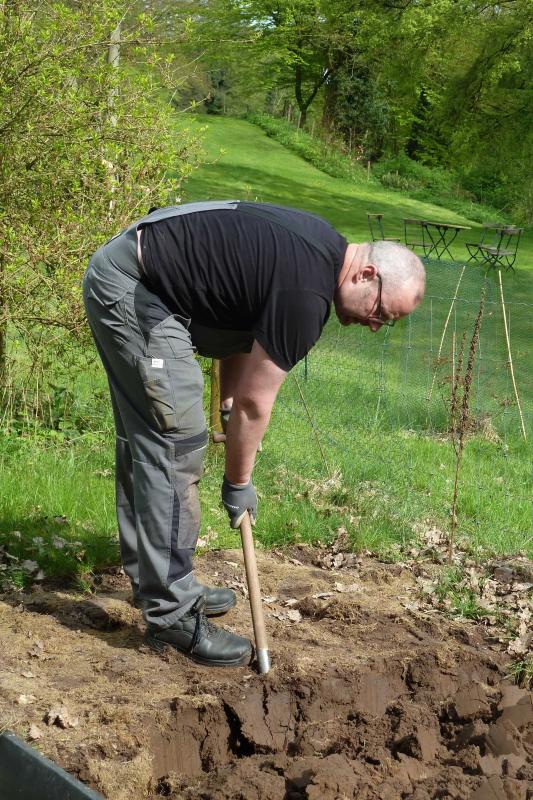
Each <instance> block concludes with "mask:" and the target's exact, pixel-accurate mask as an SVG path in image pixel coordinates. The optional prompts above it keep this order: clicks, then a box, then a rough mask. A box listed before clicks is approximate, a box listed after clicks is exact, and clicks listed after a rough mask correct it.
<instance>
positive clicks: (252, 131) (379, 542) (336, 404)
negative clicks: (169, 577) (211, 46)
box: [0, 117, 533, 583]
mask: <svg viewBox="0 0 533 800" xmlns="http://www.w3.org/2000/svg"><path fill="white" fill-rule="evenodd" d="M191 121H192V124H197V125H200V124H205V123H206V122H207V123H208V134H207V138H206V151H207V154H208V158H209V161H210V163H209V164H206V165H204V166H203V167H202V168H201V169H199V170H198V171H197V172H195V173H194V174H193V175H192V177H191V178H190V179H189V181H188V183H187V184H186V186H185V189H184V192H183V196H182V201H183V202H185V201H189V200H196V199H210V198H237V199H251V200H261V201H268V202H276V203H281V204H285V205H290V206H296V207H299V208H303V209H307V210H309V211H311V212H314V213H317V214H320V215H321V216H323V217H325V218H326V219H328V220H329V221H330V222H331V223H332V224H333V225H335V227H336V228H337V229H338V230H339V231H341V232H342V233H343V234H344V235H345V236H346V237H347V238H348V239H349V240H353V241H364V240H366V239H368V229H367V224H366V212H367V211H379V212H383V213H384V214H385V224H386V228H387V235H394V234H398V235H400V233H401V231H402V219H403V218H404V217H424V218H427V219H433V220H445V221H450V222H458V223H460V224H469V221H468V220H467V219H465V218H464V217H462V216H460V215H458V214H457V213H454V212H451V211H448V210H447V209H445V208H442V207H439V206H437V205H431V204H429V203H426V202H421V201H417V200H413V199H410V198H406V197H403V196H402V195H401V194H400V193H398V192H389V191H387V190H385V189H384V188H382V187H381V186H377V185H376V184H375V182H373V183H372V184H368V185H366V184H365V183H364V182H363V183H361V182H358V183H357V185H355V184H353V183H350V182H349V181H346V180H341V179H338V178H333V177H330V176H328V175H326V174H324V173H323V172H321V171H320V170H318V169H316V168H315V167H313V166H311V165H310V164H309V163H306V162H304V161H303V160H301V159H300V158H298V157H297V156H296V155H295V154H293V153H291V152H289V151H288V150H286V149H284V148H283V147H282V146H280V145H279V144H277V143H276V142H274V141H272V139H269V138H268V137H267V136H266V135H265V134H264V133H263V131H261V130H260V129H259V128H256V127H254V126H252V125H250V124H249V123H247V122H244V121H242V120H236V119H228V118H217V117H212V118H209V119H206V117H202V118H201V119H200V120H194V119H192V120H191ZM472 227H473V228H474V227H475V224H472ZM472 235H473V236H474V237H475V236H476V235H477V234H476V233H475V232H473V233H472ZM464 241H465V240H464V239H463V240H462V243H461V242H460V241H458V242H457V244H456V245H454V248H453V252H454V255H455V257H456V258H457V259H461V258H464V256H465V253H466V251H465V248H464ZM517 266H518V268H517V273H516V275H515V276H512V275H506V276H505V291H506V297H507V299H508V301H509V307H508V311H509V312H510V319H511V332H512V341H513V347H514V350H513V358H514V361H515V371H516V375H517V380H518V382H519V386H520V389H521V392H522V394H523V398H522V400H523V407H524V411H525V415H526V421H527V425H528V431H529V433H530V439H531V436H533V430H532V418H533V414H532V403H533V385H532V379H531V375H530V372H531V371H530V368H529V364H530V361H531V355H530V353H531V345H530V333H529V327H528V326H529V325H530V322H529V320H530V319H531V316H530V314H531V311H532V310H533V309H529V308H528V307H527V306H528V305H529V304H532V303H533V289H532V288H531V276H530V270H531V269H532V268H533V237H532V235H531V232H529V233H528V234H527V235H526V236H525V237H524V239H523V242H522V243H521V250H520V255H519V260H518V265H517ZM457 275H458V271H457V265H453V264H432V265H430V268H429V270H428V293H427V297H426V301H425V302H424V304H423V306H421V308H420V309H419V310H417V312H416V313H415V314H414V315H412V317H410V318H409V319H408V320H405V321H404V322H402V323H401V324H399V325H397V326H396V328H394V330H393V331H392V332H391V331H389V330H388V329H386V330H384V331H381V332H379V333H378V334H375V335H373V334H371V333H370V332H369V331H367V330H364V329H359V330H355V329H342V328H341V327H340V326H339V325H338V324H337V323H336V321H335V320H334V319H333V320H331V321H330V323H328V326H327V328H326V330H325V332H324V334H323V336H322V338H321V340H320V342H319V344H318V346H317V347H316V348H315V349H314V350H313V351H312V353H311V354H310V356H309V360H308V365H307V372H306V371H305V368H304V365H303V364H300V365H298V367H297V368H296V369H295V370H294V375H295V377H296V378H297V379H298V381H299V382H300V386H301V388H302V391H303V392H304V395H305V397H306V401H307V403H308V405H309V408H310V411H311V414H312V416H313V419H314V421H315V424H316V426H317V428H318V431H319V435H320V438H321V443H322V445H323V448H324V451H325V454H326V458H327V461H328V467H327V468H326V465H325V464H324V461H323V459H322V456H321V454H320V450H319V448H318V446H317V442H316V438H315V435H314V433H313V431H312V429H311V427H310V425H309V422H308V420H307V417H306V415H305V412H304V410H303V408H302V405H301V401H300V399H299V393H298V390H297V387H296V383H295V381H294V378H293V377H289V378H288V379H287V381H286V383H285V385H284V387H283V389H282V392H281V394H280V397H279V400H278V402H277V403H276V407H275V410H274V414H273V418H272V422H271V425H270V428H269V431H268V433H267V435H266V437H265V447H264V450H263V452H262V453H261V454H259V456H258V461H257V466H256V470H255V478H254V480H255V482H256V484H257V487H258V491H259V495H260V506H259V522H258V525H257V527H256V536H257V540H258V543H259V545H260V546H261V545H262V546H264V547H272V546H277V545H281V544H285V543H288V542H293V541H304V542H305V541H309V542H316V541H317V540H320V541H322V542H327V541H329V540H331V539H332V538H334V536H335V533H336V531H337V529H338V528H339V527H341V526H343V527H345V528H346V529H347V531H348V533H349V535H350V537H351V540H352V543H353V545H354V547H355V548H358V549H365V548H370V549H373V550H375V551H377V552H379V553H381V554H382V556H383V558H388V559H390V558H400V557H401V555H402V553H403V552H404V551H405V549H406V548H408V547H409V543H410V541H411V540H412V539H413V537H414V536H415V535H416V534H415V533H414V531H415V530H416V528H417V526H420V525H421V524H422V525H425V524H427V525H428V526H429V525H438V526H439V527H441V528H443V529H446V530H447V529H448V526H449V511H450V506H451V499H452V490H453V483H452V481H453V452H452V448H451V446H450V444H449V442H448V441H447V438H446V435H445V432H446V425H447V419H446V413H445V405H446V400H447V397H448V393H449V372H450V369H451V364H450V354H451V330H452V329H453V330H456V332H457V334H458V335H459V334H460V332H461V330H462V329H463V328H464V327H468V326H469V325H471V322H472V319H473V315H475V312H476V310H477V301H478V298H479V289H480V286H481V280H482V276H481V273H480V271H479V270H478V269H477V268H469V269H468V272H467V273H466V274H465V278H464V280H463V283H462V288H461V292H460V295H459V298H458V301H457V303H456V308H455V311H454V314H453V315H452V323H451V325H450V333H449V335H448V336H447V338H446V341H445V347H444V348H443V356H445V357H443V359H442V363H441V365H440V367H439V371H438V375H437V380H436V384H435V385H436V389H435V392H434V397H433V400H432V402H431V403H428V402H427V401H426V399H425V398H426V396H427V393H428V389H429V386H430V384H431V379H432V372H433V362H434V359H435V356H436V353H437V350H438V346H439V341H440V337H441V332H442V329H443V325H444V320H445V318H446V315H447V312H448V308H449V305H450V300H451V297H452V296H453V291H454V287H455V285H456V282H457ZM488 288H489V292H488V297H487V304H486V313H485V319H484V323H483V328H482V339H481V354H480V358H479V360H478V367H477V372H476V378H475V382H474V383H475V385H474V390H475V392H474V398H473V404H472V407H473V412H474V416H475V420H476V425H477V427H476V428H474V430H473V431H472V433H471V435H470V436H469V437H468V440H467V443H466V445H465V452H464V464H463V481H462V486H461V490H460V493H459V507H458V511H459V529H458V533H459V535H460V536H463V537H464V536H467V537H468V539H469V540H470V542H471V546H472V551H473V552H474V553H477V554H480V553H483V552H485V553H486V552H495V553H508V552H517V551H524V552H527V553H529V554H533V540H532V533H531V529H532V524H531V451H530V447H529V444H526V443H524V442H523V441H522V440H521V438H520V431H519V425H518V418H517V413H516V407H515V406H514V400H513V395H512V388H511V386H510V379H509V371H508V368H507V363H506V362H507V354H506V351H505V347H504V344H503V337H502V335H501V330H502V329H501V311H500V306H499V295H498V292H497V286H496V284H495V282H494V280H493V277H490V278H489V283H488ZM206 368H207V365H206ZM64 377H65V382H66V383H68V381H69V379H70V378H69V375H65V376H64ZM105 390H106V384H105V377H104V375H103V373H102V371H101V370H100V369H96V368H95V370H94V372H90V373H87V374H84V375H82V376H79V378H78V379H77V383H76V384H73V385H72V386H70V391H71V392H72V396H73V397H74V398H83V402H82V401H81V400H79V401H77V404H76V403H74V404H73V407H74V408H75V409H77V411H76V414H77V416H76V419H77V420H78V422H76V420H75V419H74V420H70V422H69V421H68V420H67V422H69V424H67V425H66V426H65V429H64V431H61V430H59V431H56V432H55V434H54V433H50V434H49V435H48V434H47V435H45V436H43V435H42V431H40V430H38V429H37V430H35V431H33V432H31V430H30V429H29V428H28V427H27V426H26V427H24V429H23V430H22V431H19V433H18V434H13V433H11V434H10V435H7V436H5V437H3V438H2V440H1V441H0V486H1V491H0V545H2V544H7V546H8V548H9V551H10V553H11V554H13V555H15V556H16V557H18V558H19V559H20V560H24V559H29V560H34V561H36V562H37V563H38V564H39V566H40V567H41V568H42V569H43V571H44V573H45V574H46V575H57V574H63V575H65V574H67V575H74V576H77V579H78V580H80V579H81V580H83V581H86V580H87V576H89V577H90V572H91V570H93V569H96V568H98V567H100V566H104V565H106V564H110V563H116V561H117V557H118V556H117V552H118V551H117V536H116V522H115V516H114V501H113V495H114V485H113V477H112V476H113V435H112V419H111V412H110V410H109V407H108V405H106V404H104V403H101V402H100V400H98V402H97V403H95V405H94V413H93V414H92V415H91V413H90V403H91V400H90V398H91V397H96V398H101V397H102V396H103V394H104V393H105ZM206 400H207V395H206ZM87 404H89V411H88V409H87ZM72 413H74V412H72ZM79 420H83V424H82V423H81V422H79ZM222 471H223V448H222V447H221V446H218V447H216V446H211V447H210V450H209V454H208V458H207V463H206V473H205V478H204V481H203V489H202V493H201V496H202V512H203V532H205V531H206V530H207V528H208V527H210V528H211V530H212V531H213V532H214V534H216V536H215V538H214V540H212V546H223V547H226V546H238V544H239V537H238V534H236V533H235V532H234V531H231V530H230V529H229V526H228V523H227V520H226V517H225V512H224V511H223V510H222V508H221V506H220V501H219V487H220V482H221V478H222ZM331 471H337V473H338V474H339V475H341V476H342V480H341V483H340V485H337V484H335V481H334V482H333V484H331V482H328V478H329V477H330V473H331ZM335 486H337V488H335ZM339 486H340V488H339ZM64 518H66V522H65V520H64ZM13 531H18V532H19V534H20V535H13V533H12V532H13ZM36 537H40V538H41V539H42V540H43V542H44V543H45V544H44V546H43V545H41V544H40V543H39V538H37V543H36V542H35V538H36ZM57 537H59V538H60V539H63V540H65V541H67V542H70V543H75V542H79V543H80V544H79V545H77V544H76V545H74V544H71V545H69V546H68V547H67V546H66V545H63V546H61V547H56V546H54V538H55V539H56V540H57ZM1 560H2V559H0V561H1ZM11 561H13V559H11ZM4 566H5V568H6V569H5V570H4V571H6V570H7V569H8V568H9V570H10V571H11V573H12V574H13V575H14V576H15V578H16V580H17V582H19V583H21V582H24V581H25V580H28V575H27V574H25V573H24V570H22V569H21V568H20V561H19V562H14V563H11V564H8V565H7V566H6V561H5V559H4ZM0 577H1V576H0Z"/></svg>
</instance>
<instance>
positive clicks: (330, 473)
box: [291, 373, 332, 478]
mask: <svg viewBox="0 0 533 800" xmlns="http://www.w3.org/2000/svg"><path fill="white" fill-rule="evenodd" d="M291 375H292V377H293V378H294V382H295V383H296V386H297V388H298V392H299V393H300V399H301V401H302V403H303V406H304V408H305V411H306V413H307V417H308V419H309V423H310V425H311V427H312V429H313V433H314V434H315V438H316V441H317V444H318V448H319V450H320V454H321V456H322V460H323V461H324V464H325V465H326V471H327V474H328V478H331V477H332V472H331V470H330V468H329V464H328V462H327V459H326V456H325V453H324V450H323V448H322V443H321V442H320V437H319V435H318V430H317V427H316V425H315V423H314V420H313V418H312V416H311V413H310V411H309V408H308V407H307V403H306V402H305V397H304V396H303V392H302V390H301V388H300V384H299V382H298V378H297V377H296V375H295V374H294V373H291Z"/></svg>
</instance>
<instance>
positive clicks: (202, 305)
mask: <svg viewBox="0 0 533 800" xmlns="http://www.w3.org/2000/svg"><path fill="white" fill-rule="evenodd" d="M141 246H142V257H143V263H144V280H145V283H146V285H147V286H148V287H149V288H150V289H151V290H152V291H153V292H154V293H155V294H157V295H158V296H159V297H160V298H161V299H162V300H163V302H164V303H165V304H166V306H167V307H168V308H169V309H170V310H171V311H172V313H175V314H179V315H180V316H182V317H186V318H191V319H192V320H193V323H195V324H196V325H199V326H203V327H205V328H209V329H218V330H220V331H247V332H250V342H251V341H253V339H257V341H258V342H259V343H260V344H261V346H262V347H263V348H264V350H265V351H266V352H267V353H268V355H269V356H270V358H272V360H273V361H274V362H275V363H276V364H277V365H278V366H279V367H281V368H282V369H284V370H290V369H291V368H292V367H293V366H294V365H295V364H296V363H297V362H298V361H299V360H300V359H301V358H303V357H304V356H305V355H306V353H307V352H308V351H309V350H310V349H311V347H312V346H313V345H314V344H315V342H316V341H317V339H318V337H319V336H320V334H321V332H322V328H323V327H324V325H325V323H326V321H327V319H328V317H329V312H330V307H331V301H332V299H333V292H334V289H335V285H336V280H337V277H338V275H339V273H340V270H341V267H342V264H343V261H344V255H345V252H346V247H347V242H346V240H345V239H344V237H343V236H341V235H340V234H338V233H337V231H336V230H335V229H334V228H333V227H332V226H331V225H330V224H329V223H327V222H326V221H325V220H323V219H322V218H321V217H317V216H315V215H313V214H309V213H306V212H303V211H297V210H295V209H291V208H285V207H283V206H276V205H271V204H267V203H264V204H263V203H245V202H241V203H238V205H237V206H236V208H227V209H216V210H209V211H200V212H194V213H191V214H185V215H181V216H177V217H170V218H168V219H163V220H159V221H157V222H154V223H149V224H144V223H143V225H142V238H141ZM192 329H194V325H193V326H192ZM241 339H242V337H241ZM193 342H194V335H193ZM239 349H242V348H239ZM246 349H249V348H246Z"/></svg>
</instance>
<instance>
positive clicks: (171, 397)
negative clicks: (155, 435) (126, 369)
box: [137, 356, 205, 433]
mask: <svg viewBox="0 0 533 800" xmlns="http://www.w3.org/2000/svg"><path fill="white" fill-rule="evenodd" d="M137 368H138V370H139V374H140V376H141V381H142V383H143V386H144V391H145V394H146V398H147V401H148V407H149V411H150V414H151V417H152V421H153V422H154V424H155V426H156V428H157V430H158V431H159V432H160V433H185V432H187V431H198V430H201V429H202V428H203V427H204V426H205V422H204V412H203V403H202V400H203V376H202V371H201V369H200V366H199V364H198V363H197V361H196V359H194V358H192V357H191V358H158V357H154V356H152V357H148V358H144V357H143V358H138V359H137Z"/></svg>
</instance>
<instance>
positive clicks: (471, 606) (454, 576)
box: [435, 567, 487, 620]
mask: <svg viewBox="0 0 533 800" xmlns="http://www.w3.org/2000/svg"><path fill="white" fill-rule="evenodd" d="M435 594H436V596H437V597H438V598H439V600H440V601H441V603H444V604H446V605H447V606H448V607H449V608H450V611H451V612H452V613H453V614H456V615H457V616H460V617H465V618H466V619H474V620H477V619H481V618H482V617H483V616H484V615H485V614H486V613H487V612H486V610H485V609H484V608H482V606H481V605H480V604H479V600H478V597H477V596H476V593H475V592H474V591H473V589H472V588H471V587H470V586H468V585H467V582H466V580H465V575H464V573H463V572H462V570H461V569H460V568H459V567H448V568H446V569H443V571H442V572H441V574H440V575H439V579H438V582H437V585H436V586H435Z"/></svg>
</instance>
